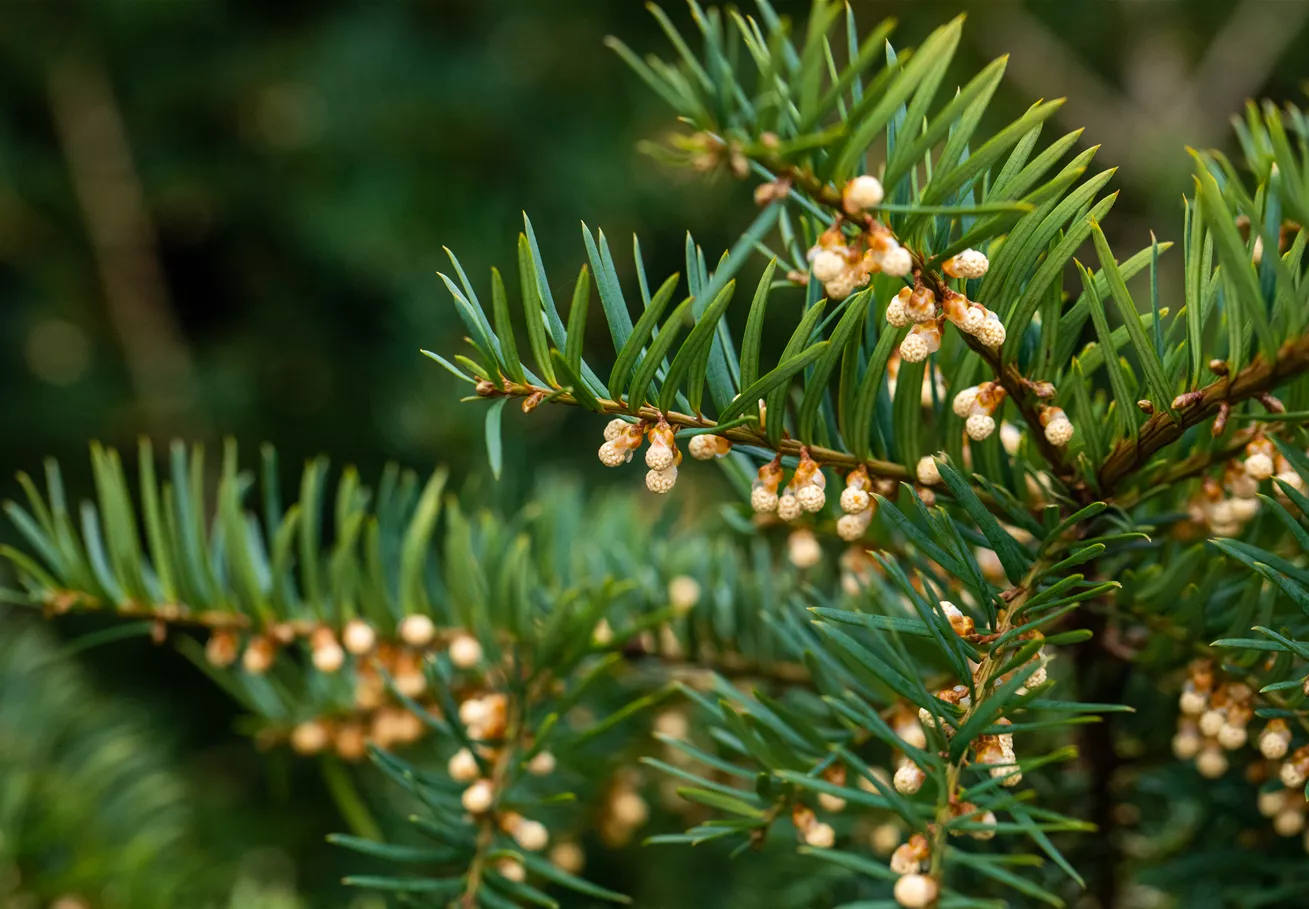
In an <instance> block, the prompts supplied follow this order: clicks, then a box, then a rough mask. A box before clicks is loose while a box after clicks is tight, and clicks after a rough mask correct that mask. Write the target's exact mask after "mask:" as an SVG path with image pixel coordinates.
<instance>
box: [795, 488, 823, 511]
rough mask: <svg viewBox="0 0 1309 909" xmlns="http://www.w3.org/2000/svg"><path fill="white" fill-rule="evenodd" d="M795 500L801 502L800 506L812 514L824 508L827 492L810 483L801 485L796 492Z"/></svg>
mask: <svg viewBox="0 0 1309 909" xmlns="http://www.w3.org/2000/svg"><path fill="white" fill-rule="evenodd" d="M795 500H796V501H797V502H799V503H800V507H801V508H803V509H804V510H805V511H807V512H809V513H810V514H816V513H818V512H820V511H822V510H823V506H824V505H826V504H827V493H825V492H824V491H823V490H822V489H821V488H820V487H818V486H816V485H814V484H812V483H811V484H809V485H808V486H801V487H800V488H799V489H798V490H797V491H796V494H795Z"/></svg>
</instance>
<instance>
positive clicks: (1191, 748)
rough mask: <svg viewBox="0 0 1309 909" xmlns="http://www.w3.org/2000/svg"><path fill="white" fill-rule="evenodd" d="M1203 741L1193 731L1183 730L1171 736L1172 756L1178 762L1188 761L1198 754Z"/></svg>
mask: <svg viewBox="0 0 1309 909" xmlns="http://www.w3.org/2000/svg"><path fill="white" fill-rule="evenodd" d="M1203 745H1204V739H1203V738H1201V737H1200V735H1199V733H1197V732H1196V731H1195V730H1194V729H1185V730H1182V731H1181V732H1178V733H1177V734H1176V735H1175V736H1173V755H1174V756H1175V757H1176V758H1177V759H1178V760H1179V761H1189V760H1191V758H1193V757H1195V756H1196V755H1197V754H1199V753H1200V748H1201V747H1202V746H1203Z"/></svg>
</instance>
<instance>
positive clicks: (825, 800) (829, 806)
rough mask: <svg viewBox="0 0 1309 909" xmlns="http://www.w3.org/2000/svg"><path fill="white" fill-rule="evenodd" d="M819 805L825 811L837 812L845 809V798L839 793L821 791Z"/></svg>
mask: <svg viewBox="0 0 1309 909" xmlns="http://www.w3.org/2000/svg"><path fill="white" fill-rule="evenodd" d="M818 805H819V807H821V808H822V809H823V810H824V811H831V812H833V813H835V812H837V811H844V810H845V799H843V798H841V797H840V796H839V795H832V794H831V793H829V792H820V793H818Z"/></svg>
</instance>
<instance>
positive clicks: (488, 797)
mask: <svg viewBox="0 0 1309 909" xmlns="http://www.w3.org/2000/svg"><path fill="white" fill-rule="evenodd" d="M460 801H461V802H462V803H463V806H464V810H465V811H468V812H470V813H472V814H483V813H485V812H487V811H490V810H491V805H492V804H493V803H494V802H495V790H494V789H492V788H491V781H490V780H477V781H476V782H475V783H473V785H471V786H469V787H468V788H467V789H465V790H464V794H463V796H462V797H461V798H460Z"/></svg>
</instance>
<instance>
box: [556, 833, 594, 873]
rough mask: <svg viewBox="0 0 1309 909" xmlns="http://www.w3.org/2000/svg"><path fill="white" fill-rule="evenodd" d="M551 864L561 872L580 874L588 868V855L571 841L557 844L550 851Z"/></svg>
mask: <svg viewBox="0 0 1309 909" xmlns="http://www.w3.org/2000/svg"><path fill="white" fill-rule="evenodd" d="M550 862H551V863H552V864H553V865H554V866H555V867H556V868H558V869H559V870H560V871H566V872H568V873H569V874H578V873H580V872H581V871H582V869H583V868H585V867H586V853H585V852H584V851H583V850H582V847H581V846H579V845H577V843H574V842H572V841H571V840H570V841H565V842H562V843H555V845H554V848H552V849H551V850H550Z"/></svg>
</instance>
